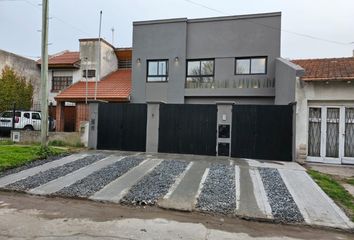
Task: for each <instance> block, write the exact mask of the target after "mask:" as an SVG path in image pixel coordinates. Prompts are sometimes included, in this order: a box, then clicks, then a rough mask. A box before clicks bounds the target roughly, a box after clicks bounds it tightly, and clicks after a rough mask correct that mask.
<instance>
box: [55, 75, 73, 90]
mask: <svg viewBox="0 0 354 240" xmlns="http://www.w3.org/2000/svg"><path fill="white" fill-rule="evenodd" d="M72 83H73V77H72V76H53V78H52V92H58V91H61V90H63V89H65V88H67V87H69V86H70V85H71V84H72Z"/></svg>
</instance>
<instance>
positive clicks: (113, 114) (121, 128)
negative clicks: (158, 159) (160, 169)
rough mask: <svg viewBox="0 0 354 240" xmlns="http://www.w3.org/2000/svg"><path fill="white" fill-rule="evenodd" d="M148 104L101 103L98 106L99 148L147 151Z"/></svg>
mask: <svg viewBox="0 0 354 240" xmlns="http://www.w3.org/2000/svg"><path fill="white" fill-rule="evenodd" d="M146 118H147V106H146V104H131V103H129V104H128V103H106V104H105V103H101V104H100V105H99V107H98V136H97V148H98V149H111V150H125V151H145V149H146Z"/></svg>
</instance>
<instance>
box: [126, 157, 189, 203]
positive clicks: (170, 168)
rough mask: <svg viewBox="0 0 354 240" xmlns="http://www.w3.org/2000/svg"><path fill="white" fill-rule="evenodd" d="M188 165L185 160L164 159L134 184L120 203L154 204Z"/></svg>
mask: <svg viewBox="0 0 354 240" xmlns="http://www.w3.org/2000/svg"><path fill="white" fill-rule="evenodd" d="M187 166H188V163H187V162H185V161H177V160H165V161H163V162H161V163H160V164H159V165H158V166H157V167H156V168H155V169H154V170H152V172H150V173H149V174H148V175H147V176H145V177H144V178H143V179H142V180H140V181H139V182H138V183H137V184H135V185H134V186H133V187H132V188H131V189H130V191H129V192H128V193H127V194H126V195H125V196H124V198H123V199H122V200H121V203H125V204H134V205H154V204H155V203H156V202H157V200H158V199H159V198H160V197H162V196H164V195H166V193H167V192H168V190H169V188H170V187H171V186H172V184H173V183H174V182H175V181H176V178H177V177H178V176H179V175H180V174H182V173H183V171H184V170H185V169H186V167H187Z"/></svg>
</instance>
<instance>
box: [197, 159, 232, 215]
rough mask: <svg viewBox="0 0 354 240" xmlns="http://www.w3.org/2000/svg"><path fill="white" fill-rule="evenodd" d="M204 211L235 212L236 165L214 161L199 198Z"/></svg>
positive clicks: (198, 203)
mask: <svg viewBox="0 0 354 240" xmlns="http://www.w3.org/2000/svg"><path fill="white" fill-rule="evenodd" d="M196 207H197V208H198V209H200V210H202V211H206V212H215V213H221V214H233V213H234V212H235V209H236V188H235V167H234V166H230V165H225V164H220V163H214V164H212V165H211V167H210V169H209V174H208V176H207V178H206V180H205V182H204V185H203V188H202V191H201V193H200V195H199V197H198V199H197V204H196Z"/></svg>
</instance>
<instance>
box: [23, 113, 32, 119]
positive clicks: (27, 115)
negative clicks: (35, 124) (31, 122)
mask: <svg viewBox="0 0 354 240" xmlns="http://www.w3.org/2000/svg"><path fill="white" fill-rule="evenodd" d="M23 117H24V118H27V119H30V118H31V117H30V114H29V113H24V114H23Z"/></svg>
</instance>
